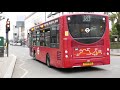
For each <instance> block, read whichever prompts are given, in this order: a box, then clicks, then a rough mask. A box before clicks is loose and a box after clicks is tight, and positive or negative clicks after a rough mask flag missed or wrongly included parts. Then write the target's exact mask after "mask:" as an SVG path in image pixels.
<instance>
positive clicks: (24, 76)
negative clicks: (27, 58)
mask: <svg viewBox="0 0 120 90" xmlns="http://www.w3.org/2000/svg"><path fill="white" fill-rule="evenodd" d="M21 61H22V62H23V63H22V64H21V65H20V66H19V67H20V68H21V69H22V70H24V71H25V73H24V74H23V75H22V76H21V77H20V78H23V77H25V75H26V74H27V73H28V71H27V70H26V69H24V68H22V65H24V63H25V62H24V61H23V60H21Z"/></svg>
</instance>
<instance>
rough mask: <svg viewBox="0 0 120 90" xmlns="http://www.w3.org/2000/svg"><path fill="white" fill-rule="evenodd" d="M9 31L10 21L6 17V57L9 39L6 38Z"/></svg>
mask: <svg viewBox="0 0 120 90" xmlns="http://www.w3.org/2000/svg"><path fill="white" fill-rule="evenodd" d="M9 31H10V21H9V19H7V21H6V52H7V57H8V56H9V51H8V50H9V48H8V47H9V44H8V43H9V39H8V32H9Z"/></svg>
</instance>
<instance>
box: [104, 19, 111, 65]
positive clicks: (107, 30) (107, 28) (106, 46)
mask: <svg viewBox="0 0 120 90" xmlns="http://www.w3.org/2000/svg"><path fill="white" fill-rule="evenodd" d="M106 20H107V22H106V33H105V38H104V40H105V42H104V43H105V44H104V47H105V48H104V49H105V50H104V51H105V55H106V60H104V64H110V38H109V19H108V17H106Z"/></svg>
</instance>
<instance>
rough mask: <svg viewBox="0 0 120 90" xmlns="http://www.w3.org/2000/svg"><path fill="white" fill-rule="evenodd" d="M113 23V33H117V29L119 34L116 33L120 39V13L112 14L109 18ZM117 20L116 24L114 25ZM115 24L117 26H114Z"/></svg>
mask: <svg viewBox="0 0 120 90" xmlns="http://www.w3.org/2000/svg"><path fill="white" fill-rule="evenodd" d="M109 18H110V20H111V22H112V27H113V32H114V31H115V28H116V30H117V32H116V31H115V32H114V33H117V35H118V38H119V37H120V12H114V13H113V12H111V15H110V16H109ZM115 20H116V23H114V22H115ZM114 24H115V25H114Z"/></svg>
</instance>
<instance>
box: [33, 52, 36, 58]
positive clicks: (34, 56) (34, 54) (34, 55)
mask: <svg viewBox="0 0 120 90" xmlns="http://www.w3.org/2000/svg"><path fill="white" fill-rule="evenodd" d="M33 59H34V60H36V53H35V52H34V53H33Z"/></svg>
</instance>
